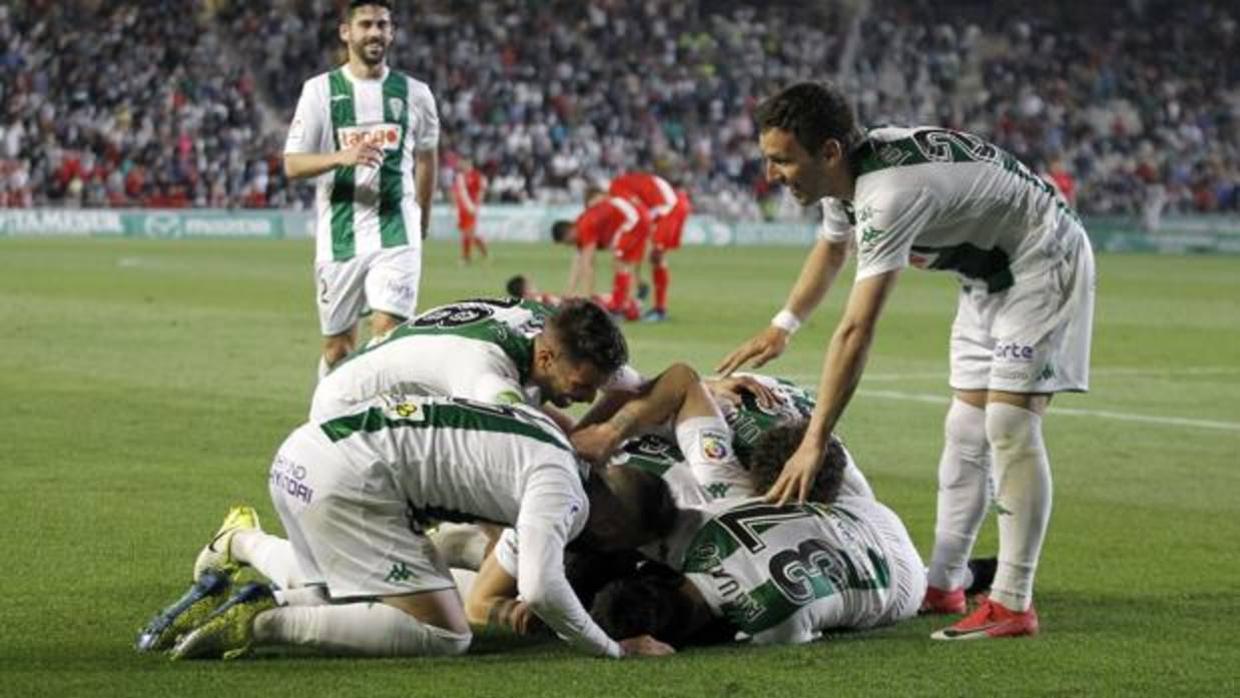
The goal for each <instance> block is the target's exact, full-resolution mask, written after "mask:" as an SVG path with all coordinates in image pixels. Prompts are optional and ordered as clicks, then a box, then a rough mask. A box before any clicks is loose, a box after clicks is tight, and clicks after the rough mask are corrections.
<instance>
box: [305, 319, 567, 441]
mask: <svg viewBox="0 0 1240 698" xmlns="http://www.w3.org/2000/svg"><path fill="white" fill-rule="evenodd" d="M554 312H555V311H554V310H553V309H552V308H549V307H547V306H545V305H542V304H541V303H537V302H535V301H532V300H520V299H515V298H495V299H492V298H481V299H474V300H466V301H459V302H457V303H452V304H449V305H444V306H440V307H438V308H433V309H431V310H428V311H427V312H425V313H422V314H421V315H418V316H417V317H415V318H412V319H410V320H409V321H408V322H405V323H403V324H401V325H399V326H398V327H397V328H396V329H394V330H392V331H391V332H390V333H389V334H387V335H386V336H385V337H383V338H381V339H380V340H379V341H377V342H374V343H373V344H372V345H370V346H369V347H367V348H366V349H363V350H362V351H360V352H358V353H357V354H354V355H353V356H351V357H350V358H349V359H348V360H346V361H345V362H343V363H341V364H340V365H338V366H337V367H336V368H335V369H334V370H333V371H332V372H331V373H329V374H328V375H327V376H325V377H324V378H323V380H321V381H319V385H318V386H317V387H316V388H315V391H314V399H313V402H312V406H311V410H310V414H311V418H312V419H321V418H325V417H327V416H330V415H332V414H333V413H337V412H341V411H346V410H348V409H349V408H350V406H352V405H354V404H357V403H360V402H363V401H365V400H369V399H370V398H372V397H374V396H375V395H379V394H381V393H387V392H403V393H412V394H418V395H451V396H456V397H464V398H469V399H473V400H480V401H483V402H493V403H517V402H525V403H527V404H531V405H537V404H539V403H540V402H541V401H542V396H541V395H540V394H539V393H538V391H537V389H535V388H533V387H532V386H529V385H527V381H528V380H529V377H530V371H531V369H532V366H533V360H534V337H535V336H536V335H538V334H539V333H540V332H542V330H543V327H544V326H545V324H546V321H547V319H548V318H549V317H550V316H551V315H552V314H553V313H554Z"/></svg>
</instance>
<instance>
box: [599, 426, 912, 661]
mask: <svg viewBox="0 0 1240 698" xmlns="http://www.w3.org/2000/svg"><path fill="white" fill-rule="evenodd" d="M785 432H786V433H785ZM803 432H804V427H803V426H800V427H781V428H780V429H777V430H775V431H774V432H773V433H772V434H771V435H769V436H770V444H771V446H772V450H771V451H770V453H774V454H777V455H786V452H784V451H783V449H781V448H775V447H774V446H775V445H776V442H779V441H782V442H784V444H785V446H790V447H791V448H795V446H796V445H797V444H798V443H799V436H800V435H801V434H803ZM789 435H791V436H790V437H789ZM757 460H759V461H761V460H764V459H763V458H762V457H759V458H757ZM765 460H769V461H770V463H771V464H773V468H766V470H770V471H771V474H770V475H769V476H767V477H768V478H769V480H770V481H773V480H774V476H777V475H778V472H779V469H780V467H781V466H782V465H783V461H784V459H783V458H782V457H775V458H768V459H765ZM826 461H827V464H826V465H825V466H824V468H823V470H822V471H821V473H820V477H819V478H818V479H817V480H816V482H815V486H814V490H813V492H812V493H811V499H812V498H815V497H817V498H821V499H823V500H825V501H829V502H831V503H830V504H823V503H819V502H816V501H810V502H807V503H805V504H787V505H782V506H779V505H772V504H767V503H765V502H763V501H761V500H744V501H740V502H737V501H716V502H712V503H711V504H709V505H707V506H706V507H704V508H703V509H702V510H700V511H698V512H696V514H697V515H698V516H699V517H700V523H699V525H698V526H696V527H695V528H693V529H691V530H690V531H688V532H687V534H686V535H684V536H683V537H680V539H679V540H676V539H673V540H670V541H669V542H668V550H669V554H668V556H667V558H666V562H667V563H668V565H667V566H664V565H660V564H657V563H650V564H647V565H643V566H642V567H641V568H639V570H638V571H637V572H636V573H635V574H634V575H632V576H630V577H628V578H626V579H623V580H619V581H616V582H612V583H611V584H609V585H608V586H606V587H604V588H603V590H602V591H600V592H599V593H598V595H597V596H596V598H595V599H594V602H593V607H592V611H591V612H592V614H593V616H594V618H595V620H596V621H598V622H599V624H600V625H601V626H602V627H603V628H604V629H606V630H607V631H608V632H612V633H615V632H620V633H630V632H632V633H641V634H643V635H645V634H649V635H653V636H654V637H657V638H659V639H660V640H663V641H664V642H669V643H671V644H673V645H687V644H698V643H702V642H712V641H720V640H727V639H731V638H733V637H737V638H747V639H749V640H751V641H752V642H755V643H758V644H789V643H803V642H809V641H812V640H814V639H817V638H818V637H820V636H821V635H822V633H823V632H824V631H828V630H834V629H864V628H872V627H876V626H881V625H887V624H890V623H894V622H897V621H900V620H905V619H908V618H912V617H913V616H915V615H916V614H917V609H918V607H919V605H920V604H921V599H922V596H923V595H924V593H925V588H926V577H925V571H924V568H923V566H922V561H921V558H920V556H918V554H917V550H916V549H915V548H914V547H913V542H912V540H911V539H910V538H909V535H908V531H907V530H906V529H905V527H904V524H903V523H902V522H901V521H900V518H899V517H898V516H896V514H895V513H894V512H893V511H891V510H890V509H888V508H887V507H885V506H883V505H882V504H880V503H879V502H878V501H876V500H874V499H872V498H867V497H851V496H844V497H837V494H838V491H839V488H840V483H841V481H842V479H843V473H844V469H845V467H846V465H847V460H846V459H845V458H844V457H843V450H842V449H839V448H832V449H829V450H828V453H827V456H826ZM759 468H760V466H759ZM760 469H761V468H760ZM757 477H759V478H762V477H763V476H762V475H760V474H759V475H757Z"/></svg>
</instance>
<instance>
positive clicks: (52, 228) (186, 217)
mask: <svg viewBox="0 0 1240 698" xmlns="http://www.w3.org/2000/svg"><path fill="white" fill-rule="evenodd" d="M578 213H580V208H579V207H576V206H543V205H537V204H528V205H520V204H503V205H501V204H493V205H488V206H485V207H484V208H483V209H482V216H481V217H480V219H479V221H478V230H479V231H480V232H481V234H482V235H483V236H485V237H486V238H487V239H488V240H495V241H517V242H539V241H546V240H549V238H550V233H549V231H550V229H551V224H552V223H553V222H554V221H556V220H558V219H562V218H566V219H571V218H573V217H574V216H575V215H577V214H578ZM313 222H314V221H313V217H312V216H311V214H310V212H308V211H304V210H302V211H294V210H265V209H237V210H209V209H178V210H162V209H64V208H35V209H0V236H18V235H21V236H25V235H56V236H74V235H78V236H123V237H144V238H171V239H179V238H196V237H211V238H221V237H246V238H255V237H257V238H299V237H300V238H307V237H310V236H311V235H312V234H313ZM1085 227H1086V229H1087V230H1089V235H1090V239H1091V240H1092V241H1093V244H1094V247H1095V249H1097V250H1099V251H1104V252H1156V253H1164V254H1240V218H1237V217H1228V216H1168V217H1165V218H1163V220H1162V221H1161V223H1160V227H1159V230H1158V231H1157V232H1152V233H1151V232H1145V231H1143V230H1142V229H1141V226H1140V224H1139V223H1138V222H1137V221H1136V220H1135V219H1132V218H1124V217H1093V218H1086V219H1085ZM815 230H816V225H815V224H814V223H813V222H812V221H810V220H809V219H807V220H805V221H802V222H734V221H725V220H722V219H719V218H716V217H714V216H708V215H693V216H690V217H689V220H688V221H687V222H686V224H685V231H684V235H683V242H684V244H686V245H808V244H809V243H810V242H812V241H813V239H814V234H815ZM456 235H457V233H456V216H455V212H454V211H453V210H452V209H451V207H450V206H449V205H447V204H442V203H441V204H438V205H436V206H435V208H434V209H433V210H432V212H431V237H432V238H433V239H455V237H456Z"/></svg>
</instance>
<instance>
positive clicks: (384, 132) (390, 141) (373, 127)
mask: <svg viewBox="0 0 1240 698" xmlns="http://www.w3.org/2000/svg"><path fill="white" fill-rule="evenodd" d="M336 138H337V139H338V140H339V141H340V148H341V149H345V148H352V147H353V146H355V145H357V144H359V143H367V144H369V145H373V146H375V147H376V148H382V149H383V150H396V146H397V145H398V144H399V143H400V125H399V124H386V123H385V124H369V125H366V126H343V127H341V128H338V129H336Z"/></svg>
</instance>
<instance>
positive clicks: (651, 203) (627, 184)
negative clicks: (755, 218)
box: [608, 172, 693, 322]
mask: <svg viewBox="0 0 1240 698" xmlns="http://www.w3.org/2000/svg"><path fill="white" fill-rule="evenodd" d="M608 193H610V194H611V195H612V196H620V197H623V198H625V199H628V200H629V201H635V202H639V203H641V204H642V205H643V206H645V207H646V208H647V209H648V210H649V211H650V218H651V221H652V223H653V226H654V230H653V232H652V234H651V244H650V276H651V279H652V280H653V281H654V307H652V308H651V309H650V310H649V311H647V313H646V315H645V318H644V319H645V320H646V321H648V322H661V321H663V320H666V319H667V288H668V286H669V285H670V284H671V274H670V272H669V271H668V268H667V253H668V252H671V251H672V250H675V249H678V248H679V247H680V234H681V231H682V230H684V227H685V219H687V218H688V217H689V213H690V212H691V211H692V210H693V207H692V204H691V203H690V202H689V194H688V192H686V191H685V190H684V189H674V188H673V187H672V185H671V184H669V183H668V181H667V180H665V179H663V178H662V177H660V176H658V175H655V174H651V173H649V172H626V173H624V174H622V175H620V176H619V177H616V178H615V179H613V180H611V186H610V188H609V189H608Z"/></svg>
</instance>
